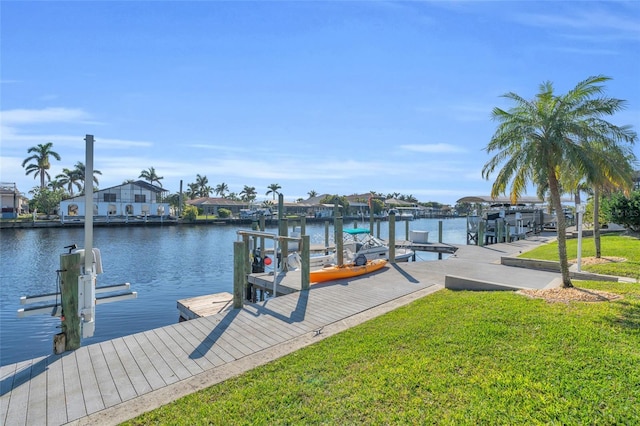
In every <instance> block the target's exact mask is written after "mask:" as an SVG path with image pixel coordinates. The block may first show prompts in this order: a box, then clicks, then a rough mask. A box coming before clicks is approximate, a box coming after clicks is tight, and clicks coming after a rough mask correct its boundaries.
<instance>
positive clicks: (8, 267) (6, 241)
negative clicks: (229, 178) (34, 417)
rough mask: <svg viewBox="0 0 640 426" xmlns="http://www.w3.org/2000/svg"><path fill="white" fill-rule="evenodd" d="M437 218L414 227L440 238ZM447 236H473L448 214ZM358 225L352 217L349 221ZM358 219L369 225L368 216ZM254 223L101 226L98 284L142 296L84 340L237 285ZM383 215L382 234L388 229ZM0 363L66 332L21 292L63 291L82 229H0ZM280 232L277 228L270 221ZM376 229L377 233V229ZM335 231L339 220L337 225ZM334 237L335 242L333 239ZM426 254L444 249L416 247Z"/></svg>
mask: <svg viewBox="0 0 640 426" xmlns="http://www.w3.org/2000/svg"><path fill="white" fill-rule="evenodd" d="M438 222H439V221H438V220H437V219H419V220H415V221H412V222H410V223H409V225H410V229H411V230H420V231H429V241H437V238H438ZM442 222H443V242H445V243H450V244H465V243H466V219H464V218H459V219H446V220H443V221H442ZM346 226H353V224H345V227H346ZM358 226H360V227H363V228H368V226H369V223H368V222H364V223H360V224H359V225H358ZM248 229H250V228H249V227H238V226H230V225H224V226H220V225H210V226H205V225H201V226H164V227H160V226H150V227H108V228H107V227H96V228H95V229H94V243H93V245H94V247H97V248H99V249H100V251H101V255H102V266H103V273H102V274H100V275H98V277H97V285H98V286H106V285H112V284H121V283H125V282H129V283H131V290H133V291H136V292H137V293H138V297H137V299H132V300H124V301H119V302H114V303H108V304H103V305H98V306H97V307H96V330H95V334H94V336H93V337H91V338H87V339H83V340H82V345H88V344H91V343H96V342H101V341H104V340H109V339H113V338H116V337H122V336H126V335H129V334H133V333H137V332H141V331H145V330H149V329H152V328H157V327H162V326H165V325H170V324H175V323H176V322H177V321H178V317H179V314H178V310H177V308H176V302H177V300H179V299H185V298H188V297H194V296H201V295H205V294H212V293H220V292H224V291H226V292H229V293H232V292H233V242H234V241H237V240H238V235H237V231H239V230H248ZM405 230H406V228H405V223H404V222H398V223H396V238H397V239H404V237H405ZM388 231H389V230H388V223H387V222H382V223H381V227H380V236H381V237H382V238H386V237H387V236H388V233H389V232H388ZM0 232H1V234H0V265H1V268H0V365H6V364H9V363H14V362H18V361H22V360H25V359H29V358H35V357H39V356H43V355H49V354H51V353H52V351H53V343H52V342H53V336H54V335H55V334H56V333H59V332H60V329H59V328H58V327H59V326H60V319H59V318H56V317H51V316H49V315H47V314H39V315H34V316H29V317H25V318H18V316H17V311H18V309H20V308H22V307H25V306H23V305H20V296H27V295H38V294H46V293H54V292H56V291H57V274H56V270H58V269H59V267H60V255H61V254H63V253H66V252H67V250H66V249H65V248H64V247H65V246H69V245H71V244H77V245H78V247H80V248H82V246H83V245H84V230H83V229H82V228H36V229H2V231H0ZM266 232H272V233H276V232H277V229H276V228H275V227H274V228H267V229H266ZM306 232H307V234H308V235H310V237H311V243H312V244H324V235H325V226H324V224H321V223H314V224H307V225H306ZM375 232H376V231H375V229H374V233H375ZM329 234H330V236H332V235H333V227H332V226H331V227H330V232H329ZM331 242H333V241H331ZM417 257H418V260H419V261H431V260H436V259H437V255H434V254H429V253H420V252H418V254H417Z"/></svg>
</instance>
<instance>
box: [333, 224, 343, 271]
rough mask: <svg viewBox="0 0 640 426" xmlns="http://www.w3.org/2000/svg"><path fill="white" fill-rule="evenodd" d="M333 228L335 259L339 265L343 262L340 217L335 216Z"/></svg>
mask: <svg viewBox="0 0 640 426" xmlns="http://www.w3.org/2000/svg"><path fill="white" fill-rule="evenodd" d="M334 226H335V228H336V237H335V240H336V259H337V262H338V265H339V266H342V265H343V264H344V253H343V250H344V249H343V247H344V245H343V241H342V217H336V218H335V225H334Z"/></svg>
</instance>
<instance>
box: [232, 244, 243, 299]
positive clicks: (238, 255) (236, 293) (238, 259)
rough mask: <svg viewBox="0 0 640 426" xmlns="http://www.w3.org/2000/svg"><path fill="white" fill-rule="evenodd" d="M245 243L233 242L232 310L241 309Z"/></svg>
mask: <svg viewBox="0 0 640 426" xmlns="http://www.w3.org/2000/svg"><path fill="white" fill-rule="evenodd" d="M245 251H246V243H245V242H244V241H234V242H233V309H240V308H242V290H243V287H244V280H245V279H246V276H245V270H244V268H245V259H244V253H245Z"/></svg>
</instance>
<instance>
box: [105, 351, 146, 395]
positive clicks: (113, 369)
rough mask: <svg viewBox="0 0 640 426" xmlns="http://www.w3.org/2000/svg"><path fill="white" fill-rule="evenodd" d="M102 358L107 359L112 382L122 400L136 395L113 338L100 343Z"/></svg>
mask: <svg viewBox="0 0 640 426" xmlns="http://www.w3.org/2000/svg"><path fill="white" fill-rule="evenodd" d="M100 347H101V348H102V353H103V354H104V359H105V360H106V361H107V367H108V368H109V372H110V373H111V377H112V378H113V382H114V383H115V384H116V389H118V394H119V395H120V399H121V400H122V401H127V400H129V399H131V398H134V397H135V396H137V394H136V390H135V387H134V386H133V383H131V379H129V376H127V370H125V368H124V366H123V365H122V361H120V357H119V356H118V352H117V351H116V348H115V346H114V344H113V340H109V341H107V342H102V343H100Z"/></svg>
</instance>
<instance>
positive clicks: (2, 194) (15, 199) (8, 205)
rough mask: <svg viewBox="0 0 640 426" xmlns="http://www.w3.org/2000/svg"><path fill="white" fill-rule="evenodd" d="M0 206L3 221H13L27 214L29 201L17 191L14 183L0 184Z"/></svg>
mask: <svg viewBox="0 0 640 426" xmlns="http://www.w3.org/2000/svg"><path fill="white" fill-rule="evenodd" d="M0 206H1V207H2V218H3V219H15V218H17V217H18V215H21V214H26V213H28V212H29V199H28V198H27V197H25V196H24V195H22V194H21V193H20V191H18V187H17V186H16V184H15V183H10V182H0Z"/></svg>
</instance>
